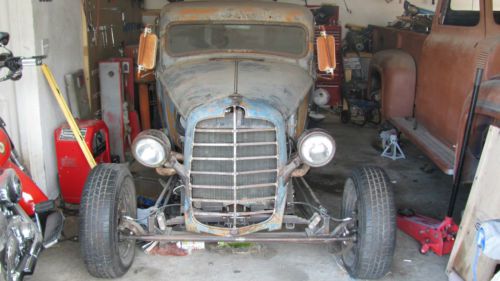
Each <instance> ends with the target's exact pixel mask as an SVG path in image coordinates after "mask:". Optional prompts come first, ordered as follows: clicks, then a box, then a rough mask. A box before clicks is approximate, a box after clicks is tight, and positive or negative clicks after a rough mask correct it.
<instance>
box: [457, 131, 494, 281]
mask: <svg viewBox="0 0 500 281" xmlns="http://www.w3.org/2000/svg"><path fill="white" fill-rule="evenodd" d="M499 171H500V128H498V127H495V126H490V129H489V132H488V137H487V139H486V143H485V145H484V149H483V153H482V156H481V159H480V161H479V166H478V167H477V172H476V177H475V178H474V184H473V185H472V190H471V192H470V195H469V199H468V201H467V206H466V208H465V212H464V215H463V219H462V223H461V224H460V230H459V232H458V235H457V239H456V241H455V246H454V248H453V251H452V252H451V255H450V260H449V261H448V266H447V272H448V274H450V273H451V272H452V271H454V272H456V273H457V274H458V275H459V276H460V277H461V278H462V279H463V280H465V281H470V280H472V263H473V259H474V256H475V254H476V249H477V247H476V246H475V240H476V224H477V223H479V222H482V221H487V220H492V219H499V218H500V203H499V202H500V186H499V184H498V176H499V174H498V172H499ZM498 262H499V261H494V260H491V259H489V258H487V257H485V256H481V257H480V258H479V262H478V268H477V273H478V280H490V279H491V278H492V277H493V273H494V270H495V267H496V265H497V264H498Z"/></svg>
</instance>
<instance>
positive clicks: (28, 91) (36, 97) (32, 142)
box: [0, 0, 83, 198]
mask: <svg viewBox="0 0 500 281" xmlns="http://www.w3.org/2000/svg"><path fill="white" fill-rule="evenodd" d="M0 11H1V12H0V17H1V18H2V20H1V21H0V30H5V31H8V32H10V33H11V43H9V47H10V48H11V49H12V51H13V52H14V54H15V55H19V56H31V55H41V54H42V39H48V42H49V48H48V52H47V53H46V54H45V55H48V57H47V59H45V63H46V64H48V65H49V67H50V68H51V69H52V71H53V73H54V77H55V78H56V80H57V82H58V84H59V86H60V87H61V90H62V91H63V92H65V89H64V75H65V74H66V73H69V72H73V71H76V70H78V69H81V68H82V67H83V49H82V39H81V38H82V34H81V30H82V28H81V14H80V1H66V0H52V1H51V2H40V1H38V0H16V1H0ZM23 73H24V74H23V78H22V79H21V80H20V81H17V82H3V83H1V84H2V85H0V87H1V88H0V91H1V95H2V97H4V100H5V104H6V105H7V108H8V112H6V113H4V111H3V110H2V112H1V115H2V117H3V116H4V114H5V115H8V120H6V121H7V122H8V127H9V132H13V136H14V140H15V143H16V145H17V146H18V150H19V151H20V152H21V154H22V159H23V161H24V163H26V165H27V166H28V168H29V169H30V171H31V174H32V176H33V178H34V180H35V182H36V183H37V184H38V185H39V186H40V187H41V188H42V190H43V191H44V192H45V193H46V194H47V195H48V196H49V197H50V198H55V197H56V196H57V195H58V181H57V165H56V158H55V146H54V137H53V132H54V129H55V128H57V127H58V126H59V125H60V124H61V123H62V122H64V116H63V115H62V113H61V112H60V110H59V107H58V106H57V103H56V101H55V99H54V98H53V97H52V93H51V92H50V89H49V87H48V85H47V83H46V81H45V78H44V77H43V75H42V73H41V70H40V69H39V68H25V69H24V71H23ZM5 97H7V98H5ZM9 97H10V98H9ZM16 109H17V110H16ZM5 119H7V118H5ZM16 128H17V130H16Z"/></svg>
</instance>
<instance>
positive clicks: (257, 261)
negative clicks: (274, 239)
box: [30, 115, 467, 281]
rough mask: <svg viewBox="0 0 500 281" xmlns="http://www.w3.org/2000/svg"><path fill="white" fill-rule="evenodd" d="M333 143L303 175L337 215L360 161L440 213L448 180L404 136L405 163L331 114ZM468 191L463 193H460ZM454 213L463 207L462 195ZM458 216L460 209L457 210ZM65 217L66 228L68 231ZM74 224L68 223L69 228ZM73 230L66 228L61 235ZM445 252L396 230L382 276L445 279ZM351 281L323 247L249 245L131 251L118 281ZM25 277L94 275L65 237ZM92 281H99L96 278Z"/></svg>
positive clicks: (406, 202) (368, 131)
mask: <svg viewBox="0 0 500 281" xmlns="http://www.w3.org/2000/svg"><path fill="white" fill-rule="evenodd" d="M318 126H319V127H322V128H325V129H327V130H328V131H329V132H330V133H331V134H332V135H333V137H334V138H335V139H336V141H337V155H336V157H335V159H334V161H333V162H332V163H331V164H330V165H328V166H327V167H324V168H321V169H315V170H312V172H310V173H309V175H308V176H307V179H308V181H309V183H310V185H311V186H313V188H314V189H315V190H316V192H317V193H318V194H319V197H320V198H321V199H322V201H323V202H324V205H325V206H326V207H328V208H330V209H331V210H332V213H333V214H334V215H335V214H338V213H339V210H340V209H339V206H340V201H341V196H342V189H343V182H344V180H345V178H346V176H347V175H348V174H349V171H350V170H351V169H352V168H353V167H356V166H358V165H379V166H382V167H384V168H385V169H386V171H387V173H388V175H389V177H390V179H391V181H392V182H393V184H394V191H395V194H396V203H397V205H398V207H409V208H412V209H414V210H416V211H417V212H419V213H422V214H424V215H429V216H433V217H436V218H440V217H443V216H444V214H445V213H446V209H447V202H448V199H449V194H450V188H451V178H450V177H447V176H445V175H444V174H442V173H441V172H440V171H439V170H438V169H437V168H436V167H435V166H434V165H433V164H432V163H431V162H430V161H429V160H428V159H427V158H426V157H425V156H423V155H422V154H421V153H420V152H419V151H418V150H417V149H416V148H415V147H414V146H413V145H411V144H410V143H409V142H408V141H406V140H403V149H404V151H405V153H406V154H407V159H406V160H398V161H392V160H390V159H385V158H382V157H380V156H379V154H380V152H379V151H378V150H376V149H375V146H376V143H377V134H378V132H377V129H376V128H375V127H374V126H369V125H367V126H365V127H363V128H360V127H358V126H356V125H353V124H349V125H344V124H340V122H339V121H338V118H337V117H336V116H334V115H331V116H328V119H327V120H325V121H323V122H322V123H320V124H319V125H318ZM462 193H467V192H462ZM465 196H466V194H463V195H462V198H460V200H459V202H460V203H459V205H460V206H458V207H457V210H461V209H463V205H464V202H465V200H464V197H465ZM457 213H460V212H457ZM75 225H76V217H69V218H68V220H67V228H74V226H75ZM72 226H73V227H72ZM71 232H73V233H76V232H75V230H74V229H73V230H71V229H69V230H67V233H71ZM447 260H448V257H438V256H436V255H434V254H432V253H431V254H428V255H426V256H424V255H421V254H419V252H418V244H417V243H416V242H415V241H413V240H412V239H411V238H409V237H408V236H406V235H405V234H403V233H401V232H398V235H397V248H396V254H395V257H394V263H393V267H392V271H391V272H390V273H389V274H388V276H386V277H385V278H384V279H383V280H405V281H411V280H419V281H420V280H429V281H431V280H447V277H446V275H445V273H444V270H445V266H446V263H447ZM235 278H237V279H238V280H296V281H299V280H300V281H303V280H351V279H350V278H349V276H348V275H347V273H345V272H344V271H343V269H342V268H341V267H340V266H339V265H337V260H336V258H335V256H333V255H331V254H329V253H328V252H327V250H326V249H325V247H324V246H322V245H289V244H266V245H255V246H254V247H252V248H251V249H250V250H249V251H246V252H244V253H235V252H231V251H228V250H220V249H213V250H199V251H195V252H193V253H192V254H191V255H189V256H186V257H153V256H148V255H145V254H144V253H142V252H140V251H137V255H136V259H135V263H134V264H133V266H132V268H131V270H130V271H129V272H128V274H127V275H125V276H124V277H123V278H122V279H121V280H145V279H146V280H167V279H172V280H179V281H180V280H191V281H195V280H203V281H209V280H231V279H235ZM30 280H74V281H79V280H94V279H92V278H91V277H90V276H89V275H88V273H87V272H86V269H85V266H84V264H83V261H82V259H81V258H80V248H79V244H78V243H77V242H71V241H65V242H62V243H60V244H58V245H56V246H54V247H53V248H51V249H48V250H46V251H45V252H43V253H42V255H41V257H40V260H39V263H38V266H37V268H36V273H35V275H34V276H32V277H31V278H30ZM97 280H98V279H97Z"/></svg>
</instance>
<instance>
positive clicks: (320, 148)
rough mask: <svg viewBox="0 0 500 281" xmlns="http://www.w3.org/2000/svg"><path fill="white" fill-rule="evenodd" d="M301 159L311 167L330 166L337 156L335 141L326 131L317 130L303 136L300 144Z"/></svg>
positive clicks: (307, 132)
mask: <svg viewBox="0 0 500 281" xmlns="http://www.w3.org/2000/svg"><path fill="white" fill-rule="evenodd" d="M298 148H299V155H300V159H301V160H302V161H303V162H304V163H305V164H307V165H309V166H311V167H321V166H325V165H326V164H328V163H329V162H330V161H331V160H332V159H333V156H334V155H335V150H336V145H335V140H334V139H333V138H332V137H331V136H330V135H329V134H328V133H327V132H325V131H323V130H319V129H315V130H310V131H306V132H304V133H303V134H302V136H301V137H300V139H299V143H298Z"/></svg>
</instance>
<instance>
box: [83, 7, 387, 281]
mask: <svg viewBox="0 0 500 281" xmlns="http://www.w3.org/2000/svg"><path fill="white" fill-rule="evenodd" d="M159 30H160V32H159V33H160V34H159V35H160V36H159V45H160V48H159V54H158V61H157V64H156V76H157V79H158V81H159V82H160V83H159V85H158V86H159V90H158V92H159V93H161V95H160V100H161V101H162V102H161V103H162V106H163V110H164V112H165V114H166V119H167V123H168V128H166V130H165V131H161V130H147V131H144V132H142V133H140V134H139V135H138V136H137V137H136V139H135V140H134V142H133V144H132V153H133V154H134V158H135V159H136V160H137V162H139V163H141V164H142V165H144V166H146V167H150V168H153V169H155V170H156V171H157V172H158V174H160V175H161V176H164V177H165V178H164V179H163V178H162V179H161V180H160V183H159V184H158V186H159V187H161V188H162V192H161V193H160V194H159V196H158V199H157V200H156V203H155V205H154V206H153V207H152V208H151V209H148V214H147V216H146V217H145V218H142V219H140V218H139V219H138V218H137V214H136V211H135V202H132V201H133V195H134V194H135V190H134V188H133V181H132V180H131V175H130V172H129V171H128V168H126V167H123V166H120V165H117V164H103V165H99V166H98V167H97V168H95V169H94V170H93V171H92V173H91V174H90V176H89V179H88V181H87V185H86V187H85V191H84V194H83V198H82V205H81V209H80V211H81V217H82V220H81V226H80V227H81V229H82V230H81V233H80V237H81V240H82V251H83V256H84V260H85V263H86V264H87V269H88V270H89V272H90V273H91V274H92V275H94V276H98V277H119V276H121V275H123V274H125V272H126V271H127V269H128V267H130V264H131V263H132V260H133V245H134V244H133V243H134V242H135V240H141V241H147V242H150V244H147V245H148V246H147V247H148V249H151V248H154V247H161V246H162V245H163V246H164V245H165V243H169V242H177V241H208V242H220V241H225V242H241V241H247V242H289V243H327V244H334V245H335V246H336V247H334V248H335V249H336V250H337V251H336V252H337V253H339V254H345V255H346V256H345V257H346V258H345V261H346V264H347V266H346V267H347V269H348V271H349V272H350V274H351V275H352V276H354V277H359V278H379V277H381V276H383V275H384V274H385V273H386V272H387V271H388V270H389V269H390V265H391V261H392V254H393V251H394V240H395V221H394V202H393V196H392V191H391V189H390V184H389V181H388V180H387V178H386V175H385V173H384V172H383V170H381V169H380V168H376V167H367V168H362V169H359V170H357V172H355V173H354V176H353V177H352V178H350V179H348V180H347V183H346V190H347V192H346V193H345V194H347V195H344V197H345V198H346V200H344V202H345V203H344V205H345V206H344V208H343V213H342V214H341V218H334V217H333V216H331V215H330V214H329V212H328V211H327V210H326V209H325V208H324V207H322V205H321V202H319V200H318V197H317V196H316V195H315V194H314V192H313V191H312V188H311V187H310V186H309V185H308V184H307V182H306V181H305V179H304V178H303V176H304V175H305V174H306V173H307V172H308V171H309V169H310V167H321V166H325V165H326V164H328V163H329V162H330V161H331V159H332V158H333V156H334V154H335V150H336V145H335V141H334V139H333V138H332V137H331V136H330V135H329V134H328V133H326V132H325V131H322V130H318V129H313V130H306V123H307V111H308V106H309V97H310V95H311V93H312V92H313V91H314V80H315V72H316V67H315V64H314V61H313V57H314V45H315V44H314V23H313V16H312V14H311V12H310V11H309V10H308V9H307V8H306V7H303V6H299V5H293V4H284V3H273V2H259V1H251V2H250V1H220V2H212V1H210V2H180V3H171V4H168V5H166V6H165V7H164V8H163V10H162V12H161V20H160V28H159ZM141 36H144V38H147V36H153V38H154V36H155V35H152V34H149V31H148V30H146V31H145V33H144V35H141ZM323 37H324V38H323V39H324V41H321V40H322V39H318V41H317V44H318V45H320V46H322V49H324V51H322V52H319V55H318V57H319V59H318V61H320V62H322V63H321V65H323V66H324V68H325V69H326V70H330V73H333V68H332V65H333V66H334V65H335V61H334V60H333V61H332V60H331V59H326V60H322V59H321V58H324V57H329V58H331V57H332V55H331V54H329V56H322V54H323V52H328V51H329V50H331V51H332V53H333V52H334V50H332V45H333V42H334V40H333V38H331V37H328V36H327V35H324V36H323ZM143 41H145V42H146V41H148V42H149V43H148V44H150V43H151V42H152V40H143ZM318 42H319V43H318ZM139 49H141V47H139ZM141 53H142V52H141ZM141 56H142V55H141ZM144 56H147V50H144ZM149 61H150V60H149ZM139 66H140V68H141V66H142V65H141V63H140V62H139ZM166 177H168V179H167V178H166ZM108 178H111V180H103V179H108ZM360 188H361V189H363V190H362V191H360V190H359V189H360ZM357 193H359V194H357ZM372 195H373V196H372ZM366 196H372V197H370V198H366V200H367V201H366V202H365V203H364V204H361V203H360V201H361V199H362V198H365V197H366ZM358 198H359V200H358ZM103 200H104V201H105V202H106V203H103ZM103 206H105V208H106V211H104V212H101V213H99V210H100V209H101V208H103ZM109 210H113V211H112V212H109ZM358 210H359V213H363V212H365V215H366V216H363V221H362V222H360V223H358V219H357V213H358ZM103 214H104V215H103ZM99 216H100V217H101V218H97V219H96V217H99ZM367 218H369V219H367ZM102 222H109V224H108V225H106V227H105V229H106V231H107V232H106V233H107V234H109V236H108V235H104V236H102V237H104V238H102V237H99V236H96V234H95V233H94V230H97V229H99V232H102V230H101V229H102ZM358 225H360V226H361V225H362V226H361V228H362V229H363V230H362V231H361V230H360V231H358V230H357V229H358ZM361 228H360V229H361ZM365 229H367V231H370V232H369V233H365ZM374 237H378V238H377V239H374ZM372 240H373V242H372ZM96 241H100V242H96ZM358 241H359V242H358ZM368 243H374V244H373V245H370V247H368ZM102 249H106V253H108V255H107V256H103V255H100V254H101V253H102V252H103V250H102ZM365 250H366V251H365ZM361 253H363V254H361ZM110 257H111V258H112V259H113V262H110ZM364 259H368V260H364ZM114 261H116V262H114ZM373 262H375V263H376V264H373V265H372V264H371V263H373Z"/></svg>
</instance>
